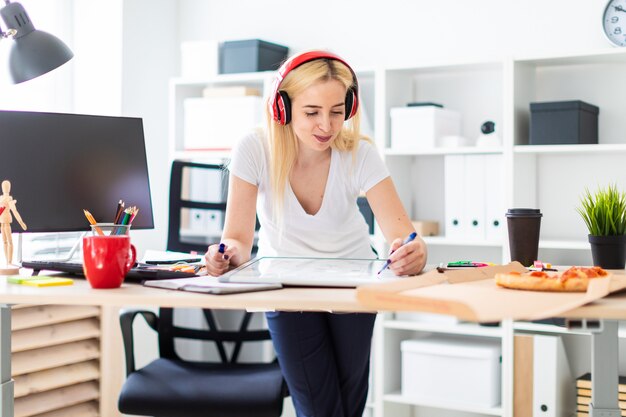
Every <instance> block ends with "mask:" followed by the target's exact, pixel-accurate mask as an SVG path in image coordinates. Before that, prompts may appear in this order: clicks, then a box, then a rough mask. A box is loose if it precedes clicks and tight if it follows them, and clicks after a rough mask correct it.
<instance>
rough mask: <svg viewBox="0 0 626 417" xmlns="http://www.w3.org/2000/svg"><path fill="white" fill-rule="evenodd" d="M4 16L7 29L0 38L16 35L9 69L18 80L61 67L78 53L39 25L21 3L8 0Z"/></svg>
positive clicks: (13, 78) (2, 14)
mask: <svg viewBox="0 0 626 417" xmlns="http://www.w3.org/2000/svg"><path fill="white" fill-rule="evenodd" d="M4 2H5V3H6V4H5V6H4V7H3V8H2V9H0V16H2V20H3V21H4V24H5V25H6V26H7V31H6V32H2V28H0V38H8V37H10V36H11V37H13V39H14V40H15V42H14V43H13V45H12V47H11V51H10V53H9V71H10V73H11V79H12V81H13V83H14V84H18V83H21V82H24V81H28V80H31V79H33V78H36V77H39V76H40V75H43V74H45V73H47V72H49V71H52V70H53V69H55V68H57V67H60V66H61V65H63V64H65V63H66V62H67V61H69V60H70V59H72V57H73V56H74V54H73V53H72V51H71V50H70V48H68V47H67V45H65V44H64V43H63V42H62V41H61V40H60V39H59V38H57V37H56V36H54V35H51V34H49V33H47V32H44V31H41V30H37V29H35V26H33V23H32V22H31V21H30V18H29V17H28V14H27V13H26V10H24V7H23V6H22V5H21V4H20V3H11V2H10V1H9V0H4Z"/></svg>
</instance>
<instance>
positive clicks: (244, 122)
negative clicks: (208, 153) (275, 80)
mask: <svg viewBox="0 0 626 417" xmlns="http://www.w3.org/2000/svg"><path fill="white" fill-rule="evenodd" d="M183 106H184V110H185V116H184V132H185V133H184V135H185V136H184V137H185V144H184V146H185V149H186V150H202V149H205V150H208V149H213V150H220V149H221V150H224V149H231V148H232V147H233V145H234V144H235V143H236V142H237V141H238V140H239V139H241V138H242V137H244V136H245V135H248V134H250V133H251V132H252V130H253V129H254V128H255V127H257V126H259V125H260V124H261V123H262V120H263V99H262V98H261V97H257V96H242V97H210V98H209V97H206V98H188V99H185V101H184V105H183Z"/></svg>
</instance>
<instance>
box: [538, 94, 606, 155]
mask: <svg viewBox="0 0 626 417" xmlns="http://www.w3.org/2000/svg"><path fill="white" fill-rule="evenodd" d="M598 113H599V109H598V107H597V106H594V105H593V104H589V103H585V102H584V101H580V100H572V101H555V102H548V103H530V140H529V143H530V144H531V145H565V144H596V143H598Z"/></svg>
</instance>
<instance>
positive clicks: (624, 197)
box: [576, 184, 626, 236]
mask: <svg viewBox="0 0 626 417" xmlns="http://www.w3.org/2000/svg"><path fill="white" fill-rule="evenodd" d="M576 211H578V213H579V214H580V215H581V216H582V218H583V220H584V221H585V224H586V225H587V229H588V230H589V234H590V235H593V236H614V235H624V234H626V193H624V192H620V191H618V190H617V186H616V185H615V184H609V185H608V186H607V187H606V188H598V190H597V191H596V192H595V193H594V194H592V193H591V192H590V191H589V189H587V188H585V193H584V195H583V196H582V197H581V206H580V207H577V208H576Z"/></svg>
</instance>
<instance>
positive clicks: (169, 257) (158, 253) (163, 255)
mask: <svg viewBox="0 0 626 417" xmlns="http://www.w3.org/2000/svg"><path fill="white" fill-rule="evenodd" d="M202 257H203V255H202V254H198V255H192V254H190V253H185V252H173V251H163V250H154V249H147V250H146V252H145V253H144V255H143V258H142V259H141V261H140V262H143V263H146V262H172V261H179V260H186V261H188V260H189V259H196V258H197V259H198V262H201V261H202Z"/></svg>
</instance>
